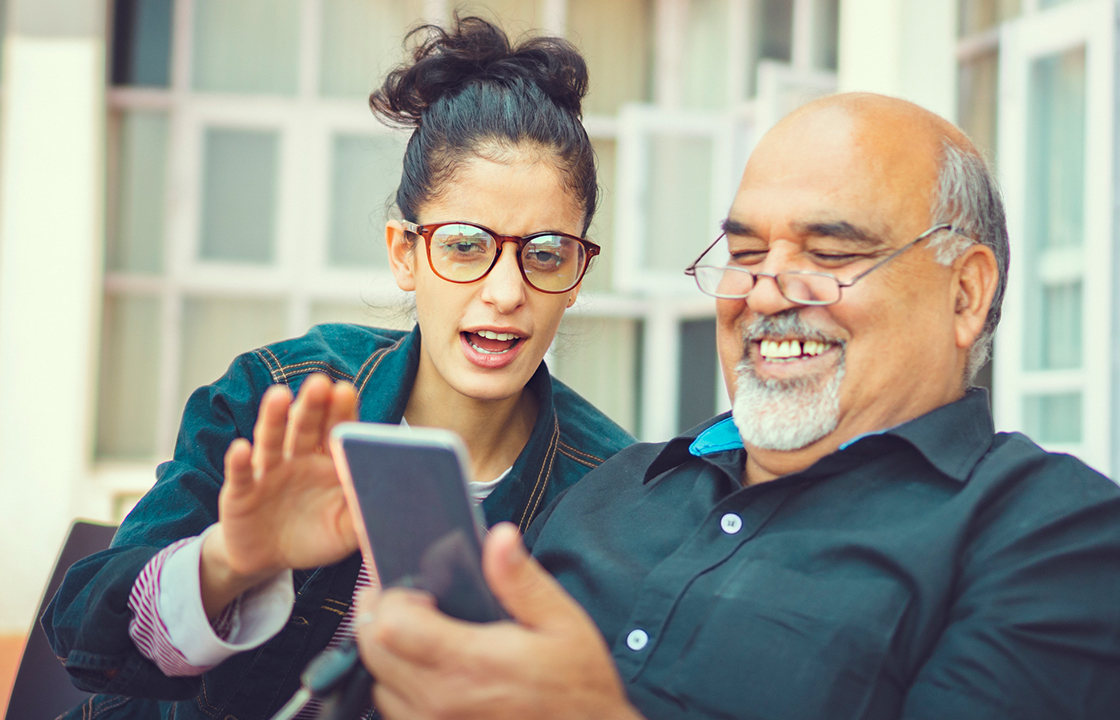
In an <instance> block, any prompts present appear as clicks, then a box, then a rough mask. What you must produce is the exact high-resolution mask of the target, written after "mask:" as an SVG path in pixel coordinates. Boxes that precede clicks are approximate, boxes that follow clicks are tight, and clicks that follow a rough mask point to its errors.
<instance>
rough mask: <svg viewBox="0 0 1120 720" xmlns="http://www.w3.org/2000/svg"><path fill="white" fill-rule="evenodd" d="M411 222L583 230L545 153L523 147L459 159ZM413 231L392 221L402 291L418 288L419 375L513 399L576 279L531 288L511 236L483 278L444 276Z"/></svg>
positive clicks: (474, 394)
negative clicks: (556, 286)
mask: <svg viewBox="0 0 1120 720" xmlns="http://www.w3.org/2000/svg"><path fill="white" fill-rule="evenodd" d="M417 220H418V222H419V224H421V225H423V224H425V223H439V222H451V221H456V220H458V221H463V222H470V223H476V224H478V225H482V226H485V227H486V228H488V229H490V230H492V231H494V232H496V233H500V234H502V235H518V236H524V235H530V234H532V233H536V232H541V231H545V230H555V231H560V232H564V233H568V234H571V235H580V234H581V231H582V230H583V208H582V207H580V205H579V203H578V202H577V201H576V200H575V198H574V196H573V194H572V192H571V191H570V190H569V189H568V188H566V187H565V186H564V184H563V182H562V180H561V177H560V173H559V171H558V169H557V168H556V166H555V164H554V163H553V162H552V161H551V160H550V159H549V157H548V156H547V155H545V154H541V153H520V154H515V155H514V156H513V159H512V161H511V162H494V161H491V160H485V159H481V158H473V159H471V160H468V161H466V162H464V163H463V164H462V165H461V166H460V167H459V168H458V171H457V172H456V173H455V176H454V178H453V179H452V180H451V181H449V182H446V183H444V185H443V186H442V187H441V188H439V195H438V196H437V197H435V198H433V199H431V200H430V201H429V202H428V203H426V204H425V205H423V206H422V207H421V208H420V210H419V217H418V218H417ZM409 237H410V238H411V240H413V241H414V242H413V244H411V245H410V244H409V243H408V242H407V240H406V238H405V236H404V233H403V230H402V228H401V225H400V223H398V222H396V221H392V222H390V223H389V226H388V229H387V233H386V240H387V243H388V246H389V258H390V264H391V266H392V268H393V274H394V275H395V276H396V280H397V284H398V285H399V286H400V287H401V289H403V290H412V291H415V293H416V313H417V320H418V322H419V323H420V333H421V336H422V338H423V341H422V348H421V353H420V364H421V367H420V375H419V376H418V377H432V378H435V379H436V381H437V382H440V383H443V384H445V385H446V386H447V388H446V389H448V390H450V391H452V392H456V393H459V394H461V395H464V396H467V397H470V398H474V399H476V400H502V399H506V398H510V397H515V396H518V395H519V394H520V393H521V391H522V389H523V388H524V387H525V384H526V383H527V382H528V381H529V378H530V377H532V375H533V373H534V372H535V371H536V369H537V366H538V365H540V363H541V360H542V359H543V358H544V354H545V351H547V350H548V347H549V345H550V344H551V343H552V338H553V337H554V336H555V335H556V329H557V327H558V326H559V325H560V319H561V317H563V315H564V310H565V309H566V308H567V307H569V306H570V305H571V304H572V303H573V302H575V298H576V295H577V294H578V293H579V286H578V285H577V286H576V287H575V288H573V289H572V290H571V291H569V292H566V293H561V294H558V295H553V294H548V293H543V292H540V291H539V290H536V289H535V288H533V287H531V286H530V285H529V284H528V283H526V282H525V279H524V278H523V277H522V275H521V271H520V269H519V267H518V264H517V245H516V244H513V243H507V244H505V245H504V246H503V247H502V248H501V254H500V255H499V257H498V262H497V264H496V265H495V266H494V268H493V269H492V270H491V271H490V272H489V273H488V274H487V275H486V276H485V277H483V278H482V279H480V280H477V281H475V282H471V283H462V284H459V283H452V282H448V281H446V280H443V279H441V278H439V277H438V276H437V275H435V273H433V272H432V268H431V265H429V264H428V256H427V251H426V248H425V245H424V240H423V238H417V237H416V236H409ZM487 336H489V337H487ZM511 336H512V337H511ZM432 370H434V371H435V372H434V373H433V372H431V371H432Z"/></svg>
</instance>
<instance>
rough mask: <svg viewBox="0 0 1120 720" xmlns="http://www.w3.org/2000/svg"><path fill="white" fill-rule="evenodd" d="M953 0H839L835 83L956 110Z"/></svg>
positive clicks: (951, 115)
mask: <svg viewBox="0 0 1120 720" xmlns="http://www.w3.org/2000/svg"><path fill="white" fill-rule="evenodd" d="M956 48H957V3H956V2H954V1H953V0H841V2H840V59H839V65H840V67H839V85H840V91H841V92H848V91H854V90H864V91H870V92H877V93H883V94H885V95H894V96H896V97H901V98H905V99H907V100H910V101H911V102H915V103H917V104H918V105H921V106H922V107H925V108H927V109H929V110H932V111H933V112H935V113H937V114H938V115H941V116H942V117H945V118H948V119H950V120H954V119H955V118H956V116H957V90H956V85H957V81H956V72H957V58H956Z"/></svg>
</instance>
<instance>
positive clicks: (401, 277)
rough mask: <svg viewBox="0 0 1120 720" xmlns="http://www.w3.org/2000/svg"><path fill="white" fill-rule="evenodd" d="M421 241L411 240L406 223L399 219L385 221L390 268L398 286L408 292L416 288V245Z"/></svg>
mask: <svg viewBox="0 0 1120 720" xmlns="http://www.w3.org/2000/svg"><path fill="white" fill-rule="evenodd" d="M419 242H420V241H413V242H410V241H409V238H408V237H407V236H406V235H405V232H404V225H401V223H400V221H399V220H390V221H389V222H387V223H385V248H386V249H387V250H388V252H389V268H390V269H391V270H392V271H393V277H394V278H395V279H396V281H397V287H399V288H400V289H401V290H404V291H406V292H409V291H412V290H415V289H416V274H415V273H416V266H415V265H414V262H415V261H416V252H415V250H416V246H417V244H418V243H419Z"/></svg>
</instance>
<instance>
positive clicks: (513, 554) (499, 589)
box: [482, 523, 582, 629]
mask: <svg viewBox="0 0 1120 720" xmlns="http://www.w3.org/2000/svg"><path fill="white" fill-rule="evenodd" d="M482 571H483V574H484V575H485V576H486V582H487V584H488V585H489V586H490V590H491V591H492V592H493V593H494V597H496V598H498V602H500V603H501V604H502V607H504V608H505V609H506V612H508V613H509V614H510V615H511V616H513V619H514V620H516V621H517V622H518V623H520V624H522V625H525V626H527V627H531V628H537V629H547V628H548V627H563V626H564V625H565V624H566V623H567V622H570V620H571V619H572V618H573V616H575V617H578V616H580V615H581V614H582V611H581V609H580V607H579V605H577V604H576V602H575V600H573V599H572V598H571V596H570V595H568V594H567V593H566V592H564V589H563V588H562V587H560V584H559V583H557V582H556V580H555V579H553V577H552V576H551V575H549V574H548V573H547V572H545V570H544V568H542V567H541V566H540V563H538V562H537V561H536V560H535V559H534V558H533V557H531V556H530V555H529V553H528V552H526V551H525V545H524V544H522V542H521V533H519V532H518V531H517V527H516V526H515V525H513V524H511V523H498V524H497V525H495V526H494V527H493V528H491V529H490V535H489V536H488V537H487V538H486V544H485V546H484V547H483V551H482Z"/></svg>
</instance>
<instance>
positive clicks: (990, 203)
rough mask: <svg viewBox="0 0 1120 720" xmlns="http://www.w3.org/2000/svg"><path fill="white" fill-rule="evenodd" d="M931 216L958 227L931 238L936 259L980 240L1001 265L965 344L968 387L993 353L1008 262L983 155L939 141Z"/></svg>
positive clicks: (999, 209) (948, 259) (945, 259)
mask: <svg viewBox="0 0 1120 720" xmlns="http://www.w3.org/2000/svg"><path fill="white" fill-rule="evenodd" d="M931 215H932V222H931V224H932V225H940V224H942V223H948V224H950V225H952V226H953V227H954V228H955V229H956V232H947V233H942V234H941V235H939V236H937V237H935V238H934V239H933V242H932V243H930V247H931V248H933V249H934V250H935V251H936V256H935V257H936V258H937V261H938V262H940V263H941V264H943V265H950V264H952V262H953V261H954V260H956V259H957V258H958V257H960V256H961V255H962V254H963V253H964V251H965V250H967V249H968V248H969V247H971V246H972V245H974V244H976V243H980V244H981V245H987V246H988V247H990V248H991V249H992V252H993V253H994V254H995V256H996V265H997V266H998V268H999V282H998V284H997V285H996V292H995V295H993V296H992V306H991V308H990V309H989V310H988V318H987V320H986V321H985V322H984V329H983V330H982V331H981V333H980V336H979V337H978V338H976V342H974V343H973V344H972V347H971V348H970V349H969V354H968V365H967V367H966V368H965V373H964V382H965V385H966V386H970V385H972V381H973V380H974V379H975V378H976V373H977V372H979V370H980V368H982V367H984V363H986V362H988V359H989V358H990V357H991V356H992V336H993V335H994V334H995V331H996V325H998V324H999V317H1000V308H1001V306H1002V305H1003V294H1004V291H1005V290H1006V289H1007V265H1008V262H1009V261H1010V249H1009V247H1008V241H1007V219H1006V217H1005V216H1004V212H1003V200H1002V199H1000V194H999V187H998V185H996V181H995V178H994V177H993V176H992V172H991V170H990V169H989V167H988V163H986V162H985V161H984V158H983V157H981V156H980V155H979V154H977V153H973V152H967V151H964V150H962V149H961V148H960V147H959V146H958V145H957V144H956V143H954V142H952V141H950V140H945V141H944V142H943V143H942V153H941V166H940V170H939V172H938V183H937V187H936V188H935V191H934V198H933V208H932V211H931Z"/></svg>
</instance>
